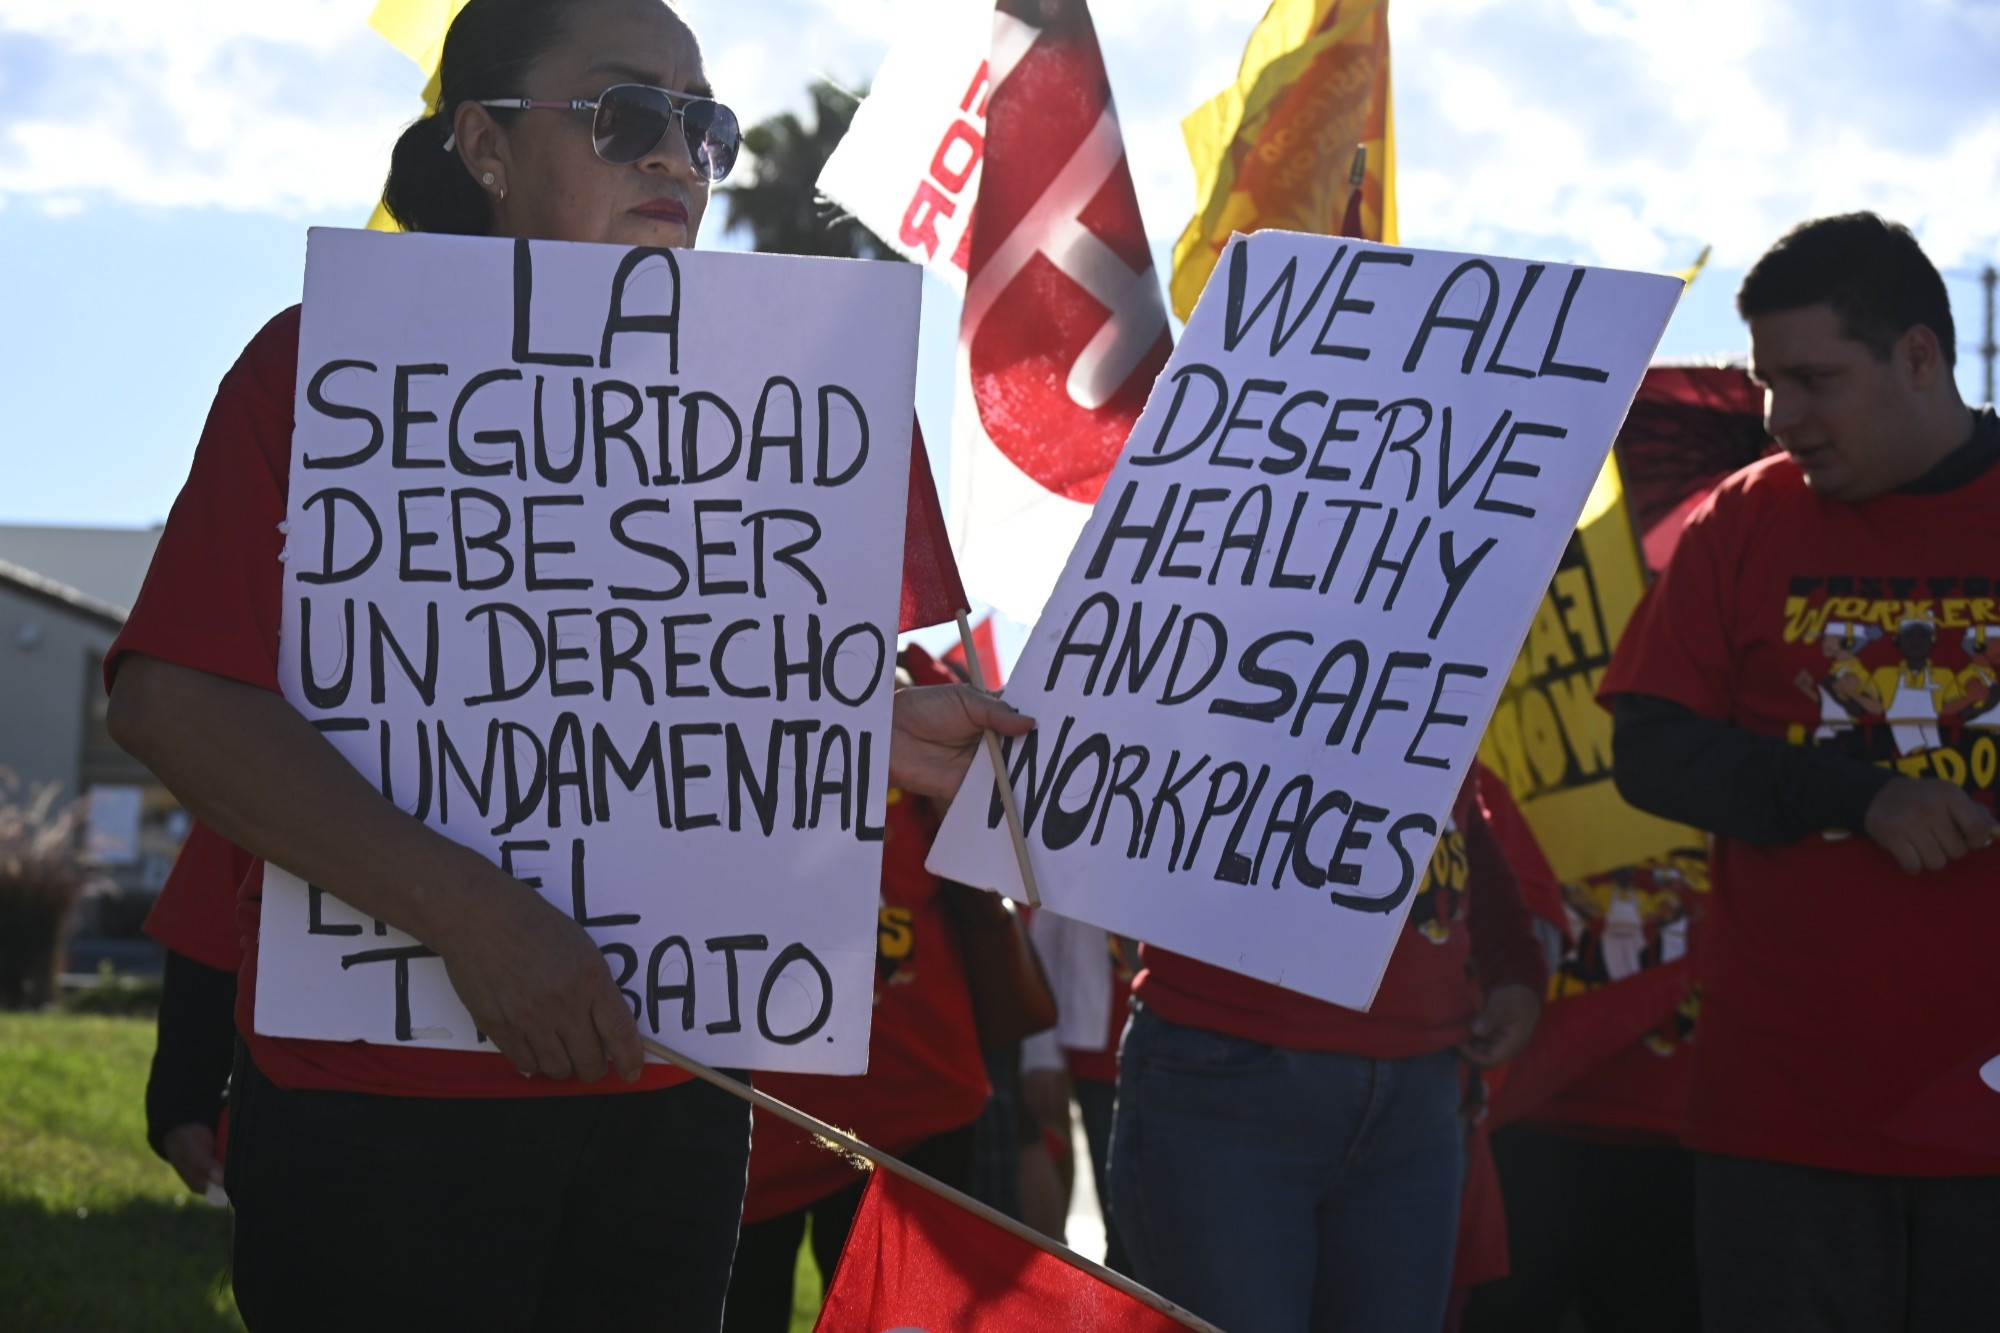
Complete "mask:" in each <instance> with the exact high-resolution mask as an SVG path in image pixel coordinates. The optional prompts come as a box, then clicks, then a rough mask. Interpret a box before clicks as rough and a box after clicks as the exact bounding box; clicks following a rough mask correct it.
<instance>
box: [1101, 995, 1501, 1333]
mask: <svg viewBox="0 0 2000 1333" xmlns="http://www.w3.org/2000/svg"><path fill="white" fill-rule="evenodd" d="M1458 1089H1459V1084H1458V1069H1457V1057H1456V1055H1455V1054H1454V1053H1453V1052H1451V1051H1440V1052H1438V1053H1437V1054H1435V1055H1426V1056H1417V1057H1413V1058H1411V1059H1406V1060H1370V1059H1365V1058H1363V1057H1359V1056H1350V1055H1337V1054H1332V1053H1328V1052H1320V1051H1296V1050H1288V1049H1285V1048H1283V1047H1274V1046H1265V1045H1262V1044H1260V1043H1258V1042H1254V1041H1243V1040H1240V1039H1238V1038H1236V1037H1228V1036H1224V1035H1222V1034H1221V1033H1216V1032H1207V1031H1203V1030H1201V1029H1199V1028H1188V1027H1181V1026H1180V1025H1178V1024H1175V1023H1169V1022H1167V1021H1165V1020H1164V1019H1161V1018H1160V1017H1158V1016H1157V1015H1155V1014H1153V1013H1151V1012H1150V1011H1148V1010H1147V1009H1145V1008H1144V1006H1142V1005H1138V1004H1134V1006H1133V1010H1132V1021H1131V1024H1130V1025H1129V1026H1128V1027H1127V1028H1126V1030H1125V1044H1124V1046H1123V1048H1122V1051H1121V1055H1120V1063H1119V1071H1118V1119H1117V1126H1116V1129H1115V1130H1114V1132H1113V1135H1112V1142H1111V1197H1112V1207H1113V1210H1114V1211H1115V1213H1116V1214H1117V1217H1118V1227H1119V1231H1120V1233H1121V1234H1122V1235H1123V1237H1124V1240H1125V1247H1126V1251H1127V1253H1128V1254H1129V1255H1130V1257H1131V1260H1132V1264H1133V1268H1134V1270H1135V1275H1136V1276H1137V1278H1138V1279H1139V1281H1141V1282H1143V1283H1145V1284H1146V1285H1147V1286H1149V1287H1151V1288H1153V1289H1154V1290H1155V1291H1157V1292H1159V1293H1160V1294H1161V1295H1163V1296H1166V1297H1167V1298H1168V1299H1170V1300H1173V1301H1176V1302H1178V1303H1179V1304H1181V1305H1183V1306H1185V1307H1186V1308H1187V1309H1189V1310H1191V1311H1193V1312H1194V1313H1196V1314H1198V1315H1200V1316H1201V1317H1202V1318H1204V1319H1207V1320H1209V1321H1210V1322H1212V1323H1215V1324H1217V1325H1219V1326H1221V1327H1222V1328H1225V1329H1227V1330H1229V1333H1302V1331H1303V1330H1307V1329H1310V1330H1314V1333H1320V1331H1322V1330H1326V1331H1329V1333H1330V1331H1331V1330H1355V1333H1398V1331H1399V1330H1409V1331H1410V1333H1437V1331H1438V1329H1439V1328H1441V1327H1442V1326H1443V1323H1444V1314H1445V1304H1446V1301H1447V1299H1448V1298H1449V1296H1450V1290H1451V1267H1452V1251H1453V1246H1454V1241H1455V1239H1456V1234H1457V1228H1458V1200H1459V1191H1460V1189H1461V1187H1462V1184H1463V1181H1464V1175H1465V1142H1464V1136H1463V1134H1462V1132H1461V1130H1460V1126H1459V1119H1458V1106H1459V1090H1458Z"/></svg>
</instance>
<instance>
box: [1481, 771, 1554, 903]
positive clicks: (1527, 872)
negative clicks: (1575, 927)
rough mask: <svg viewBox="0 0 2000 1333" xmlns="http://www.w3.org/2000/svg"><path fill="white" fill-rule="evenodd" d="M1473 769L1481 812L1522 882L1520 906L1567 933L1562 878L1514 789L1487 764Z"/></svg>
mask: <svg viewBox="0 0 2000 1333" xmlns="http://www.w3.org/2000/svg"><path fill="white" fill-rule="evenodd" d="M1473 773H1474V776H1475V777H1476V778H1477V779H1478V783H1477V786H1476V787H1475V788H1474V790H1475V791H1476V792H1477V793H1478V795H1479V812H1480V813H1481V814H1482V815H1484V816H1486V826H1487V827H1488V828H1490V829H1492V830H1493V836H1494V837H1495V838H1497V839H1498V840H1499V842H1500V852H1501V854H1502V855H1503V856H1505V857H1506V858H1507V868H1508V869H1509V870H1512V871H1513V872H1514V882H1515V883H1517V884H1519V885H1520V886H1521V906H1522V907H1524V908H1526V909H1527V910H1528V914H1529V915H1530V916H1534V917H1537V918H1539V919H1541V920H1543V921H1546V922H1548V923H1549V924H1550V925H1551V926H1553V927H1555V928H1556V929H1557V930H1559V931H1561V932H1562V933H1563V934H1564V935H1565V936H1567V935H1568V934H1569V933H1570V928H1569V916H1568V914H1567V912H1566V911H1565V910H1564V908H1563V886H1562V881H1561V880H1559V879H1557V878H1556V872H1555V868H1554V867H1552V866H1551V865H1550V864H1549V858H1548V857H1546V856H1544V855H1542V845H1541V843H1539V842H1537V841H1536V840H1535V833H1534V830H1533V829H1531V828H1529V827H1528V820H1527V817H1526V816H1525V815H1523V814H1522V813H1521V807H1520V806H1519V805H1517V804H1516V803H1515V801H1514V793H1513V792H1511V791H1509V790H1507V784H1506V783H1504V782H1502V781H1501V780H1500V775H1499V774H1497V773H1495V772H1494V771H1493V770H1492V769H1490V768H1488V767H1486V765H1485V764H1476V765H1475V766H1474V768H1473Z"/></svg>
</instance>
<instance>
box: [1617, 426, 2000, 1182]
mask: <svg viewBox="0 0 2000 1333" xmlns="http://www.w3.org/2000/svg"><path fill="white" fill-rule="evenodd" d="M1996 520H2000V468H1995V469H1990V470H1989V471H1988V472H1987V473H1986V474H1985V475H1984V476H1982V477H1980V478H1978V479H1977V480H1975V481H1973V482H1971V483H1969V484H1968V485H1965V486H1963V487H1961V488H1959V489H1958V490H1955V491H1952V492H1949V493H1947V494H1943V495H1922V496H1919V495H1900V494H1889V495H1884V496H1880V497H1878V498H1876V499H1873V500H1870V501H1867V502H1866V503H1863V504H1858V505H1846V504H1837V503H1834V502H1831V501H1827V500H1822V499H1820V498H1818V497H1817V496H1815V495H1813V493H1812V492H1811V491H1810V490H1808V489H1807V488H1806V485H1805V483H1804V480H1803V478H1802V477H1801V475H1800V473H1799V469H1798V467H1797V465H1796V464H1794V463H1793V462H1792V461H1791V460H1790V459H1789V458H1785V457H1774V458H1769V459H1765V460H1763V461H1761V462H1759V463H1756V464H1753V465H1752V466H1750V467H1748V468H1745V469H1744V470H1743V471H1741V472H1738V473H1737V474H1736V475H1735V476H1733V477H1731V478H1730V479H1729V480H1728V481H1726V482H1724V483H1723V484H1722V485H1721V487H1719V488H1718V489H1717V490H1716V492H1715V493H1714V495H1712V496H1711V497H1710V498H1709V499H1708V501H1707V502H1706V503H1705V504H1703V505H1702V506H1701V508H1700V509H1698V510H1697V511H1696V512H1695V514H1694V516H1693V518H1692V519H1691V520H1690V521H1689V523H1688V527H1687V531H1686V533H1685V534H1684V535H1683V537H1682V538H1681V542H1680V545H1679V547H1678V548H1677V549H1676V550H1675V552H1674V558H1673V561H1672V563H1671V564H1670V565H1669V566H1668V568H1667V570H1666V572H1665V573H1664V574H1663V575H1662V576H1661V577H1660V580H1659V582H1658V583H1657V584H1655V585H1654V587H1653V588H1652V590H1651V591H1650V592H1649V593H1648V595H1647V597H1646V599H1645V600H1644V601H1643V602H1642V603H1641V604H1640V606H1639V609H1638V611H1637V612H1636V613H1635V614H1634V616H1633V619H1632V623H1631V625H1630V627H1629V628H1627V630H1626V631H1625V637H1624V640H1623V641H1622V642H1621V643H1620V644H1619V647H1618V652H1617V655H1616V656H1615V657H1614V659H1613V661H1612V664H1611V667H1610V670H1609V671H1608V673H1607V674H1606V676H1605V679H1604V683H1603V687H1602V690H1601V692H1600V693H1601V697H1605V698H1609V697H1610V696H1612V695H1616V694H1622V693H1630V694H1644V695H1651V696H1654V697H1657V698H1662V699H1668V700H1671V701H1673V702H1675V703H1678V704H1681V705H1683V706H1685V707H1687V708H1690V709H1692V710H1693V711H1694V712H1696V713H1698V714H1700V715H1701V716H1703V717H1706V718H1712V719H1715V720H1718V721H1724V722H1728V723H1731V724H1732V725H1735V726H1739V727H1743V728H1745V729H1746V730H1749V731H1753V732H1756V733H1758V734H1759V735H1764V736H1774V737H1781V738H1784V739H1786V740H1788V741H1790V742H1791V743H1793V744H1795V745H1806V744H1820V745H1827V746H1831V747H1835V748H1838V749H1841V750H1843V751H1846V752H1849V753H1853V754H1856V755H1859V756H1862V757H1866V758H1870V759H1873V760H1875V761H1876V762H1878V763H1882V764H1885V765H1887V766H1890V767H1893V768H1895V769H1896V770H1898V771H1900V772H1904V773H1907V774H1910V775H1911V776H1938V777H1943V778H1946V779H1948V780H1951V781H1955V782H1960V783H1961V784H1962V785H1963V786H1964V787H1965V788H1966V789H1967V790H1968V792H1970V794H1972V795H1973V797H1974V798H1975V799H1976V800H1978V801H1979V802H1980V803H1981V804H1983V805H1985V806H1987V807H1988V808H1989V809H1991V808H1992V805H1993V799H1994V796H1993V785H1994V771H1995V768H1996V759H2000V749H1996V747H2000V731H1996V730H1995V726H1994V724H1995V722H1996V721H2000V713H1995V712H1983V711H1980V710H1977V709H1974V708H1971V707H1969V706H1968V702H1969V701H1981V700H1984V699H1985V698H1986V697H1987V691H1986V690H1985V689H1983V688H1979V687H1978V686H1977V685H1975V684H1974V682H1975V681H1978V680H1979V679H1980V678H1981V672H1982V671H1985V672H1988V673H1990V672H1991V670H1992V663H1991V658H1992V657H1993V656H2000V653H1996V652H1995V651H1994V649H1993V648H1992V647H1991V646H1989V645H1988V642H1987V640H1986V638H1985V635H1984V632H1983V631H1984V627H1987V626H1997V627H2000V539H1996V535H1995V523H1996ZM1899 638H1900V639H1901V640H1902V642H1901V643H1900V644H1899V642H1898V640H1899ZM1993 643H1994V644H2000V632H1996V633H1995V634H1994V636H1993ZM1714 883H1715V890H1714V899H1715V901H1714V903H1713V918H1714V919H1713V928H1712V929H1711V930H1710V931H1709V932H1707V934H1706V936H1705V937H1704V939H1703V940H1702V948H1701V956H1700V959H1699V968H1700V975H1701V984H1702V1009H1701V1039H1700V1041H1699V1042H1697V1043H1696V1045H1695V1053H1694V1070H1693V1088H1692V1091H1691V1094H1690V1101H1689V1107H1688V1122H1687V1129H1686V1135H1685V1137H1686V1141H1687V1142H1688V1144H1689V1145H1690V1146H1692V1147H1695V1148H1698V1149H1702V1150H1704V1151H1708V1152H1718V1153H1729V1154H1734V1155H1737V1156H1743V1157H1756V1158H1764V1159H1770V1160H1776V1161H1787V1162H1797V1163H1802V1164H1805V1165H1809V1166H1818V1167H1824V1168H1830V1169H1834V1170H1843V1171H1858V1172H1875V1173H1881V1174H1894V1175H1920V1176H1934V1175H1961V1174H1986V1173H1994V1172H2000V1145H1995V1151H1994V1154H1993V1155H1991V1156H1983V1155H1978V1154H1973V1153H1967V1152H1963V1151H1958V1150H1953V1149H1949V1148H1944V1147H1926V1146H1922V1145H1915V1144H1909V1143H1903V1142H1898V1141H1896V1140H1893V1139H1891V1138H1889V1137H1888V1136H1887V1135H1886V1134H1885V1132H1884V1126H1885V1124H1886V1122H1887V1121H1888V1120H1889V1119H1890V1118H1891V1117H1892V1116H1894V1115H1895V1113H1896V1112H1897V1111H1898V1110H1899V1109H1900V1108H1901V1107H1903V1106H1904V1105H1906V1104H1907V1103H1908V1102H1909V1101H1910V1100H1911V1098H1912V1097H1914V1096H1915V1095H1916V1094H1917V1093H1918V1092H1919V1091H1920V1090H1921V1089H1922V1088H1924V1087H1926V1086H1928V1085H1929V1084H1931V1083H1932V1082H1934V1081H1935V1080H1936V1079H1938V1078H1940V1077H1941V1076H1943V1075H1944V1074H1945V1073H1946V1072H1947V1071H1949V1070H1950V1069H1952V1068H1953V1067H1954V1066H1956V1065H1958V1064H1959V1063H1960V1062H1961V1061H1963V1060H1965V1059H1967V1058H1968V1057H1969V1056H1970V1055H1972V1054H1974V1053H1976V1052H1978V1051H1981V1050H1984V1049H1986V1048H1987V1047H1988V1046H1990V1044H1991V1043H1992V1040H1993V1037H1994V1035H1995V1033H1996V1031H2000V983H1996V981H1995V970H1994V964H1993V944H1994V941H1995V940H1996V939H2000V892H1997V891H1996V889H2000V852H1996V851H1990V850H1989V851H1984V852H1975V853H1974V854H1972V855H1971V856H1969V857H1966V858H1965V859H1963V860H1961V861H1958V862H1956V863H1955V864H1953V865H1951V866H1950V867H1948V868H1946V869H1944V870H1941V871H1937V872H1932V873H1926V874H1922V875H1914V876H1913V875H1905V874H1904V873H1903V872H1902V871H1901V870H1900V869H1898V868H1897V866H1896V863H1895V861H1894V859H1893V858H1892V857H1891V856H1890V855H1889V854H1888V853H1887V852H1885V851H1884V850H1882V849H1881V848H1880V847H1878V846H1876V845H1875V844H1874V843H1873V842H1871V841H1869V840H1868V839H1867V838H1866V837H1863V836H1860V835H1855V836H1840V835H1832V836H1828V835H1815V836H1812V837H1808V838H1804V839H1801V840H1800V841H1797V842H1792V843H1787V844H1784V845H1781V846H1772V847H1752V846H1749V845H1748V844H1746V843H1742V842H1738V841H1736V840H1734V839H1729V838H1718V839H1717V840H1716V854H1715V865H1714Z"/></svg>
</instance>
